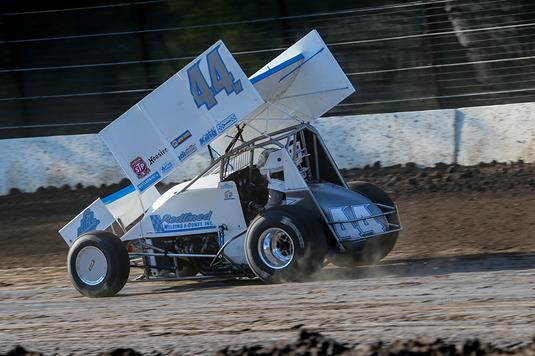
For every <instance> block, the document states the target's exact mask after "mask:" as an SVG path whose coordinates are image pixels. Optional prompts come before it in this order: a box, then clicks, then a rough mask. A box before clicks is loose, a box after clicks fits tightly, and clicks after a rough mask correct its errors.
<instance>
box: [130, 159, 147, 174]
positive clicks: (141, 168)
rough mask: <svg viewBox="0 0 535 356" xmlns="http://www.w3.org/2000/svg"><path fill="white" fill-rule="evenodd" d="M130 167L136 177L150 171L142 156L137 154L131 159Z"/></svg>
mask: <svg viewBox="0 0 535 356" xmlns="http://www.w3.org/2000/svg"><path fill="white" fill-rule="evenodd" d="M130 167H131V168H132V170H133V171H134V173H135V174H136V176H137V177H138V179H141V178H143V177H145V176H146V175H147V174H149V173H150V169H149V166H147V164H146V163H145V161H144V160H143V158H141V157H139V156H137V157H136V158H134V159H133V160H132V162H130Z"/></svg>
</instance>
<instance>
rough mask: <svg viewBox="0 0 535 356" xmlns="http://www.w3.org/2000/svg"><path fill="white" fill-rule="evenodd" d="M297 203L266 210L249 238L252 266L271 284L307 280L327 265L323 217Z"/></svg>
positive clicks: (247, 251) (248, 255)
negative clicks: (325, 261) (325, 260)
mask: <svg viewBox="0 0 535 356" xmlns="http://www.w3.org/2000/svg"><path fill="white" fill-rule="evenodd" d="M316 215H317V214H314V213H312V212H310V211H307V210H303V209H302V207H297V206H281V207H277V208H273V209H269V210H266V211H264V212H262V213H260V214H259V215H258V216H257V217H255V218H254V219H253V221H252V222H251V224H250V225H249V229H248V230H247V236H246V238H245V256H246V258H247V262H248V264H249V267H250V268H251V270H252V271H253V272H254V274H255V275H257V276H258V277H259V278H260V279H261V280H263V281H264V282H268V283H280V282H287V281H288V282H289V281H302V280H306V279H307V278H308V277H309V276H310V275H311V274H312V273H314V272H316V271H317V270H318V269H320V268H321V267H322V266H323V260H324V258H325V254H326V251H327V241H326V238H325V234H324V233H323V229H322V227H321V225H320V218H319V217H318V216H316Z"/></svg>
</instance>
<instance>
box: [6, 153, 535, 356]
mask: <svg viewBox="0 0 535 356" xmlns="http://www.w3.org/2000/svg"><path fill="white" fill-rule="evenodd" d="M344 175H345V176H346V179H347V180H348V181H349V182H350V186H351V182H352V181H357V180H366V181H370V182H372V183H376V184H378V185H380V186H382V187H383V188H385V189H386V190H387V191H388V192H389V193H390V194H391V195H392V196H393V197H394V198H395V200H396V202H397V203H398V205H399V210H400V214H401V221H402V224H403V227H404V230H403V231H402V233H401V234H400V238H399V240H398V244H397V245H396V247H395V249H394V251H393V252H392V253H391V254H390V255H389V256H388V257H387V259H386V260H385V261H384V263H383V264H382V265H380V266H375V267H362V268H357V269H340V268H334V267H328V268H326V269H324V270H323V271H322V272H321V273H320V274H319V275H318V276H316V280H315V281H311V282H307V283H299V284H280V285H263V284H262V283H260V282H258V281H255V280H243V281H230V282H228V281H227V282H203V283H194V282H188V283H185V282H168V283H160V282H159V283H152V284H151V283H130V284H128V285H127V286H126V287H125V289H124V290H123V291H122V292H121V294H120V295H119V296H117V297H115V298H108V299H96V300H95V299H88V298H84V297H81V296H80V295H79V294H78V293H77V292H76V291H75V290H74V289H73V288H72V286H71V285H70V282H69V280H68V276H67V273H66V268H65V267H64V266H65V260H66V254H67V248H66V245H65V244H64V242H63V240H62V239H61V238H60V237H59V235H58V234H57V230H58V229H59V228H60V227H61V226H63V225H64V224H65V223H66V222H67V221H69V220H70V219H71V218H72V217H73V216H74V215H76V214H77V213H78V212H80V211H81V210H82V209H83V208H84V207H85V206H87V205H89V204H90V203H91V202H92V201H93V200H94V199H96V198H97V197H98V196H105V195H106V194H110V193H112V192H114V191H115V190H117V189H118V188H119V187H120V185H117V186H113V187H101V188H95V187H88V188H82V187H78V188H77V189H70V188H69V187H64V188H62V189H50V188H47V189H41V190H40V191H39V192H37V193H32V194H28V193H20V192H16V191H14V192H12V194H10V195H8V196H2V197H0V211H2V214H0V215H1V216H0V222H1V223H2V227H3V229H2V231H1V232H0V234H1V235H0V353H1V352H7V351H8V350H9V349H11V348H12V347H13V346H14V345H17V344H22V345H23V346H24V347H27V348H28V349H32V350H37V351H42V352H45V353H46V354H54V353H57V352H59V353H60V354H66V353H70V352H73V353H76V354H79V355H85V354H96V353H97V352H99V351H102V350H112V349H114V348H116V347H132V348H134V349H136V350H138V351H140V352H152V351H154V350H158V351H160V352H162V353H164V354H167V353H201V354H202V353H214V352H216V351H217V350H221V349H223V348H224V347H226V346H227V345H233V350H236V348H239V347H241V346H245V345H251V344H255V345H256V344H259V345H261V346H265V347H268V348H269V347H273V346H272V345H273V342H275V343H277V344H280V343H281V342H282V343H288V342H291V341H292V340H295V338H296V337H297V335H298V333H299V331H298V330H299V329H300V328H301V327H306V328H310V329H313V330H318V331H320V332H322V333H323V334H324V335H326V336H327V337H332V338H335V339H336V340H337V341H339V342H342V343H348V345H350V346H351V347H352V346H353V345H354V344H355V343H359V344H360V345H363V344H368V343H375V342H377V340H385V341H386V342H387V343H388V344H390V343H391V342H392V341H393V340H396V339H407V338H416V337H424V338H429V339H430V340H434V339H435V338H437V337H441V338H443V339H445V340H447V341H448V342H455V343H459V342H462V341H464V340H465V339H466V338H473V337H479V338H480V340H482V342H493V343H494V344H495V345H496V346H498V347H507V346H511V345H512V344H516V343H520V345H526V344H527V342H529V341H530V340H531V338H532V337H533V336H535V326H534V324H533V323H534V320H535V298H534V297H533V296H534V295H535V285H534V283H533V281H535V226H534V225H535V181H534V178H535V165H533V164H524V163H521V162H519V163H515V164H512V165H504V164H490V165H479V166H476V167H460V166H445V165H438V166H437V167H434V168H427V169H420V168H418V167H416V166H414V165H410V164H409V165H407V166H403V167H402V166H396V167H387V168H381V167H379V166H378V165H376V166H374V167H368V168H365V169H358V170H351V171H346V172H344ZM163 189H165V187H163ZM385 352H386V351H385Z"/></svg>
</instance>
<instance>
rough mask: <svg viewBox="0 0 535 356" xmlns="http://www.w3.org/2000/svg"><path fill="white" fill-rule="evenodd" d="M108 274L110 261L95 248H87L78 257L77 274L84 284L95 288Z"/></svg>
mask: <svg viewBox="0 0 535 356" xmlns="http://www.w3.org/2000/svg"><path fill="white" fill-rule="evenodd" d="M107 273H108V261H107V260H106V256H104V253H103V252H102V251H101V250H99V249H98V248H96V247H94V246H86V247H84V248H82V249H81V250H80V252H78V254H77V255H76V274H77V275H78V278H80V280H81V281H82V282H84V283H85V284H87V285H90V286H95V285H97V284H99V283H101V282H102V281H103V280H104V278H106V274H107Z"/></svg>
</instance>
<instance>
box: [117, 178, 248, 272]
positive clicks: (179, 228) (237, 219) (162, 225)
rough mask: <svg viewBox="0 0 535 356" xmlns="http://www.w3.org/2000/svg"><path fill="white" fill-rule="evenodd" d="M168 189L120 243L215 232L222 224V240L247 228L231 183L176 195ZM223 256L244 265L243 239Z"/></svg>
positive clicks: (231, 246) (174, 189)
mask: <svg viewBox="0 0 535 356" xmlns="http://www.w3.org/2000/svg"><path fill="white" fill-rule="evenodd" d="M177 191H178V190H177V186H175V187H174V188H171V189H170V190H169V191H168V192H167V193H166V194H164V195H162V196H161V197H160V199H159V200H157V201H156V202H155V204H154V205H153V207H152V208H151V209H150V210H149V211H147V213H146V214H145V216H144V217H143V219H142V220H141V221H140V222H139V223H138V224H136V226H137V227H136V228H135V229H134V228H133V229H132V230H131V231H129V232H128V233H127V234H125V235H123V237H122V238H121V239H122V240H123V241H127V240H134V239H137V238H139V237H140V235H139V234H141V235H142V236H143V237H147V238H157V237H165V236H183V235H196V234H206V233H215V232H218V231H219V229H220V227H221V226H223V225H225V226H226V230H225V231H224V240H223V241H222V242H224V241H228V239H230V238H232V237H233V236H235V235H237V234H239V233H241V232H243V231H244V230H246V229H247V225H246V223H245V219H244V217H243V212H242V208H241V205H240V199H239V196H238V191H237V189H236V185H235V184H234V182H221V183H219V184H217V185H216V186H215V187H212V188H195V189H188V190H186V191H183V192H181V193H179V194H176V192H177ZM225 254H226V255H227V256H229V257H230V258H232V259H233V261H235V262H236V263H240V264H244V263H245V254H244V251H243V237H242V238H238V239H236V240H235V241H233V242H232V243H231V244H230V245H229V246H228V247H227V248H226V249H225Z"/></svg>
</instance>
